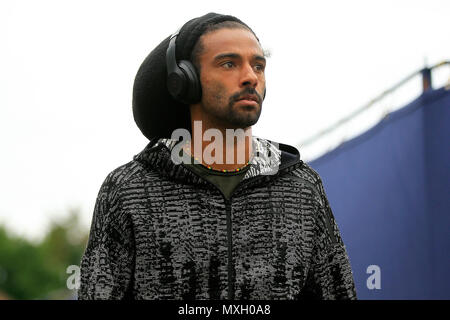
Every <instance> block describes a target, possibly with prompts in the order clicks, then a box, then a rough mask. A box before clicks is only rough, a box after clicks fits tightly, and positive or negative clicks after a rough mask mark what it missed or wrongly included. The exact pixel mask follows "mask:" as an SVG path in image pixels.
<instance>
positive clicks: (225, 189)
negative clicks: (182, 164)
mask: <svg viewBox="0 0 450 320" xmlns="http://www.w3.org/2000/svg"><path fill="white" fill-rule="evenodd" d="M188 166H189V167H190V168H192V169H193V170H194V171H195V172H196V173H197V174H198V175H200V176H201V177H203V178H204V179H206V180H208V181H209V182H211V183H212V184H214V185H215V186H216V187H217V188H219V189H220V190H221V191H222V193H223V194H224V196H225V198H227V199H228V200H229V199H230V197H231V194H232V192H233V190H234V189H235V188H236V187H237V185H238V184H239V182H241V180H242V179H243V178H244V176H245V173H246V172H247V170H248V168H249V166H246V167H244V168H243V169H242V170H239V171H234V172H221V171H217V170H211V169H208V168H207V167H205V166H204V165H201V164H199V163H195V164H188Z"/></svg>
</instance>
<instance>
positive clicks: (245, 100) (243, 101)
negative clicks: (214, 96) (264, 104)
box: [236, 99, 258, 106]
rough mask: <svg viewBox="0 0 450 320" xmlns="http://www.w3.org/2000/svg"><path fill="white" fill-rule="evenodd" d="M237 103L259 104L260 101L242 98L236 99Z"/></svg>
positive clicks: (246, 104)
mask: <svg viewBox="0 0 450 320" xmlns="http://www.w3.org/2000/svg"><path fill="white" fill-rule="evenodd" d="M236 104H239V105H245V106H257V105H258V102H256V101H255V100H247V99H241V100H238V101H236Z"/></svg>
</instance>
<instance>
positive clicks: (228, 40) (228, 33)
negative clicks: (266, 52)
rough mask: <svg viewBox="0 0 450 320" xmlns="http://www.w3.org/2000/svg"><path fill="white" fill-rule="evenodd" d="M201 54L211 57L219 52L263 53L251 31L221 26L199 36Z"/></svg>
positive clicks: (204, 56) (206, 57)
mask: <svg viewBox="0 0 450 320" xmlns="http://www.w3.org/2000/svg"><path fill="white" fill-rule="evenodd" d="M201 41H202V47H203V50H202V56H203V58H205V59H208V58H213V57H214V56H216V55H217V54H220V53H224V52H227V53H231V52H232V53H238V54H241V55H245V54H251V55H254V54H258V55H261V56H262V55H263V50H262V48H261V45H260V44H259V42H258V40H256V37H255V36H254V35H253V33H252V32H251V31H249V30H247V29H242V28H238V29H228V28H223V29H219V30H215V31H212V32H209V33H207V34H205V35H203V36H202V37H201Z"/></svg>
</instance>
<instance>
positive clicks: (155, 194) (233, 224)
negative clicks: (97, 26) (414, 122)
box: [78, 136, 356, 300]
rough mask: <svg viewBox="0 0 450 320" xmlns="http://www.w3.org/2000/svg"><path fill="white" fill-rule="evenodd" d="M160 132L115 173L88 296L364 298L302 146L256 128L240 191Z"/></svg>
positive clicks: (89, 265) (101, 198) (103, 204)
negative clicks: (217, 182) (208, 175)
mask: <svg viewBox="0 0 450 320" xmlns="http://www.w3.org/2000/svg"><path fill="white" fill-rule="evenodd" d="M176 145H177V142H176V141H174V140H170V139H160V140H158V141H156V140H154V141H150V143H149V144H148V145H147V146H146V148H145V149H144V150H143V151H142V152H140V153H139V154H137V155H135V156H134V157H133V160H132V161H130V162H128V163H126V164H124V165H122V166H120V167H118V168H117V169H115V170H113V171H112V172H111V173H110V174H109V175H108V176H107V177H106V179H105V181H104V183H103V184H102V186H101V188H100V191H99V193H98V197H97V201H96V204H95V209H94V214H93V219H92V225H91V231H90V236H89V241H88V245H87V248H86V250H85V253H84V255H83V258H82V261H81V286H80V289H79V291H78V298H79V299H188V300H190V299H270V300H272V299H306V298H309V299H311V298H312V299H356V292H355V286H354V282H353V275H352V271H351V267H350V263H349V259H348V255H347V252H346V249H345V246H344V243H343V242H342V239H341V236H340V233H339V230H338V227H337V225H336V222H335V219H334V217H333V214H332V211H331V209H330V206H329V203H328V200H327V197H326V195H325V191H324V188H323V185H322V182H321V180H320V177H319V175H318V174H317V173H316V172H315V171H314V170H313V169H312V168H311V167H310V166H308V165H307V164H306V163H304V162H303V161H302V160H300V155H299V152H298V151H297V149H295V148H294V147H292V146H289V145H286V144H281V143H280V144H277V143H274V142H271V141H269V140H265V139H261V138H257V137H255V136H254V137H253V151H254V153H253V157H252V160H251V162H250V166H251V167H250V169H249V170H248V171H247V172H246V174H245V177H244V178H243V180H242V181H241V182H240V183H239V185H238V186H237V187H236V189H235V190H234V192H233V194H232V196H231V198H230V199H226V198H225V197H224V196H223V194H222V193H221V191H220V190H219V189H218V188H217V187H215V186H214V185H213V184H212V183H210V182H209V181H207V180H205V179H203V178H202V177H200V176H198V175H197V174H196V173H195V172H194V171H191V169H190V168H189V166H186V165H184V164H175V163H174V162H173V161H172V159H171V151H172V149H173V148H174V147H175V146H176Z"/></svg>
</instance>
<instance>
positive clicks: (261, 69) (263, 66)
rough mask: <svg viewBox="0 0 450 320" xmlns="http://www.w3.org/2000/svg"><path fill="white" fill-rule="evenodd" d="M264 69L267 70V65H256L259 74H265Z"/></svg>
mask: <svg viewBox="0 0 450 320" xmlns="http://www.w3.org/2000/svg"><path fill="white" fill-rule="evenodd" d="M264 68H265V65H263V64H256V65H255V70H256V71H258V72H263V71H264Z"/></svg>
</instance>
